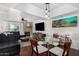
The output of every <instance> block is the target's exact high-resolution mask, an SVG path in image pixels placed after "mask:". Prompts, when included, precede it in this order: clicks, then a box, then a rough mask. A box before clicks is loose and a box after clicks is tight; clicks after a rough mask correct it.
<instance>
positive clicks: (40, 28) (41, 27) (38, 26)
mask: <svg viewBox="0 0 79 59" xmlns="http://www.w3.org/2000/svg"><path fill="white" fill-rule="evenodd" d="M35 29H36V30H37V31H44V30H45V29H44V22H41V23H36V24H35Z"/></svg>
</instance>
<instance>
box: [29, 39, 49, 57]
mask: <svg viewBox="0 0 79 59" xmlns="http://www.w3.org/2000/svg"><path fill="white" fill-rule="evenodd" d="M30 42H31V47H32V54H31V55H33V52H35V53H36V55H37V56H38V55H40V54H43V53H47V54H48V49H47V48H46V47H44V46H42V45H38V43H37V42H38V41H37V40H36V39H34V38H31V39H30Z"/></svg>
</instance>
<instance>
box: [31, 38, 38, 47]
mask: <svg viewBox="0 0 79 59" xmlns="http://www.w3.org/2000/svg"><path fill="white" fill-rule="evenodd" d="M30 42H31V46H32V47H36V46H37V45H38V44H37V40H36V39H34V38H32V39H30Z"/></svg>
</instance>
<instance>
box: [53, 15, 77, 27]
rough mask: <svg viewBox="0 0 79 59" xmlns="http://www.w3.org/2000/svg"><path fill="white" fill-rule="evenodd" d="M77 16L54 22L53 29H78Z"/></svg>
mask: <svg viewBox="0 0 79 59" xmlns="http://www.w3.org/2000/svg"><path fill="white" fill-rule="evenodd" d="M76 26H77V16H73V17H68V18H63V19H59V20H54V21H52V27H54V28H57V27H76Z"/></svg>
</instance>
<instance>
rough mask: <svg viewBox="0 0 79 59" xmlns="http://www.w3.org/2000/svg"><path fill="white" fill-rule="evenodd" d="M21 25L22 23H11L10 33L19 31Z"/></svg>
mask: <svg viewBox="0 0 79 59" xmlns="http://www.w3.org/2000/svg"><path fill="white" fill-rule="evenodd" d="M19 25H20V23H18V22H9V26H8V29H9V31H19Z"/></svg>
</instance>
